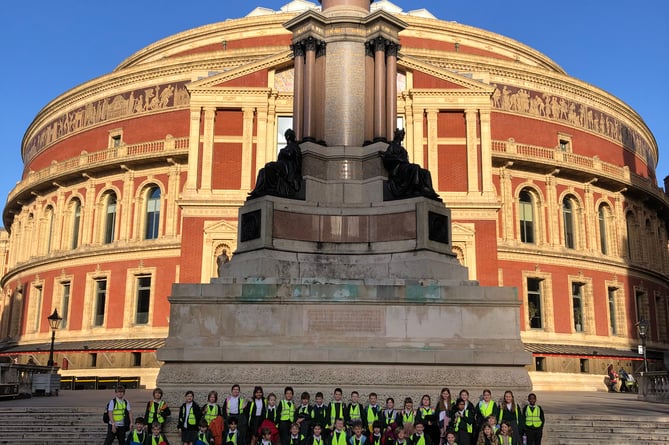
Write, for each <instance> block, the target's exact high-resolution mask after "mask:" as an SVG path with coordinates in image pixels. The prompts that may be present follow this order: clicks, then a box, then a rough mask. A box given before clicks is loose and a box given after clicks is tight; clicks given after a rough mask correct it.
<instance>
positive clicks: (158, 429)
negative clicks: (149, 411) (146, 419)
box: [146, 422, 170, 445]
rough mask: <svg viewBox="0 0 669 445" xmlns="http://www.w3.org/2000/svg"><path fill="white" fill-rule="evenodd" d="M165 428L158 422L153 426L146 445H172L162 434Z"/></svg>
mask: <svg viewBox="0 0 669 445" xmlns="http://www.w3.org/2000/svg"><path fill="white" fill-rule="evenodd" d="M162 430H163V427H162V426H161V425H160V423H158V422H153V423H152V424H151V435H150V436H149V438H148V440H147V442H146V445H170V443H169V442H168V441H167V438H165V436H164V435H163V433H162Z"/></svg>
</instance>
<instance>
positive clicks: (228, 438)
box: [224, 430, 237, 445]
mask: <svg viewBox="0 0 669 445" xmlns="http://www.w3.org/2000/svg"><path fill="white" fill-rule="evenodd" d="M224 439H225V443H226V444H227V443H229V442H232V443H233V444H235V445H237V431H236V430H235V431H234V432H232V433H226V435H225V437H224Z"/></svg>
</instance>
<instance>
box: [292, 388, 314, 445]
mask: <svg viewBox="0 0 669 445" xmlns="http://www.w3.org/2000/svg"><path fill="white" fill-rule="evenodd" d="M300 400H301V401H302V403H301V405H300V406H299V407H298V408H297V420H295V423H297V424H298V425H299V426H300V434H301V435H302V436H303V437H307V436H308V435H309V433H310V432H311V406H310V405H309V400H311V396H310V395H309V393H308V392H306V391H305V392H303V393H302V396H301V397H300Z"/></svg>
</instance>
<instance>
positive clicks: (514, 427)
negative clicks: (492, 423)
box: [497, 402, 523, 442]
mask: <svg viewBox="0 0 669 445" xmlns="http://www.w3.org/2000/svg"><path fill="white" fill-rule="evenodd" d="M502 420H506V421H507V422H509V424H511V431H512V432H513V439H514V440H515V441H516V442H520V425H522V424H523V410H522V409H521V408H520V407H519V406H518V405H515V407H511V408H509V407H508V406H507V404H506V403H503V402H502V404H501V405H500V407H499V417H498V418H497V422H498V423H499V424H500V425H501V424H502Z"/></svg>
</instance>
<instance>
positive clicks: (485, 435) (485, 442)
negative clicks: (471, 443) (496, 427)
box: [476, 423, 498, 445]
mask: <svg viewBox="0 0 669 445" xmlns="http://www.w3.org/2000/svg"><path fill="white" fill-rule="evenodd" d="M497 444H498V441H497V436H496V435H495V433H494V432H493V431H492V427H491V426H490V425H488V424H487V423H486V424H484V425H483V427H481V432H480V433H479V438H478V440H477V441H476V445H497Z"/></svg>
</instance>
